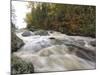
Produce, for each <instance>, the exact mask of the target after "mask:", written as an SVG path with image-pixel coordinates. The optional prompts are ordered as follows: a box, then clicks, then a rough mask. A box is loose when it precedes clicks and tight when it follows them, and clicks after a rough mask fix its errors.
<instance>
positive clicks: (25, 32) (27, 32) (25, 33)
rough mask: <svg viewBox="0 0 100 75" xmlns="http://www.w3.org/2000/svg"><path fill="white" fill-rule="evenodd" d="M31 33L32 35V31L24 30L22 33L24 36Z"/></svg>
mask: <svg viewBox="0 0 100 75" xmlns="http://www.w3.org/2000/svg"><path fill="white" fill-rule="evenodd" d="M30 35H32V34H31V32H30V31H24V32H23V33H22V36H30Z"/></svg>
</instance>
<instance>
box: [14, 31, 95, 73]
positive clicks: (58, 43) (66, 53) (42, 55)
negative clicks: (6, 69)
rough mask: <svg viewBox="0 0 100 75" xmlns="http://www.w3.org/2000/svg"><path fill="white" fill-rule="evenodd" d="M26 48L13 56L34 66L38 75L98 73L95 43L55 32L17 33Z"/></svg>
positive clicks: (92, 39)
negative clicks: (46, 74)
mask: <svg viewBox="0 0 100 75" xmlns="http://www.w3.org/2000/svg"><path fill="white" fill-rule="evenodd" d="M16 35H17V36H18V37H19V38H20V39H22V40H23V42H24V45H23V46H22V47H21V48H20V49H18V51H17V52H14V53H13V54H14V55H16V56H18V57H20V58H22V59H23V60H25V61H28V62H31V63H32V64H33V65H34V71H35V72H50V71H69V70H84V69H95V68H96V67H95V65H96V39H95V38H91V37H83V36H69V35H65V34H62V33H60V32H56V31H46V30H38V31H34V32H31V31H28V30H22V31H20V32H16Z"/></svg>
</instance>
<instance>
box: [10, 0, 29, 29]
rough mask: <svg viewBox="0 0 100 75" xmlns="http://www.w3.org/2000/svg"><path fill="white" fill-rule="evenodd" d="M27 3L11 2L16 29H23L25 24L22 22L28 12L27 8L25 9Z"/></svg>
mask: <svg viewBox="0 0 100 75" xmlns="http://www.w3.org/2000/svg"><path fill="white" fill-rule="evenodd" d="M27 5H28V2H22V1H12V6H13V7H14V9H15V15H16V24H15V25H16V27H17V28H18V29H20V28H25V27H26V25H27V24H26V22H25V21H24V18H25V16H26V13H27V12H29V11H30V10H29V8H27Z"/></svg>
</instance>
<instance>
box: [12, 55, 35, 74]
mask: <svg viewBox="0 0 100 75" xmlns="http://www.w3.org/2000/svg"><path fill="white" fill-rule="evenodd" d="M25 73H26V74H28V73H34V67H33V65H32V63H30V62H26V61H24V60H22V59H21V58H19V57H17V56H14V55H12V57H11V75H16V74H25Z"/></svg>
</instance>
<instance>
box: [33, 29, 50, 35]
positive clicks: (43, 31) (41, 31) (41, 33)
mask: <svg viewBox="0 0 100 75" xmlns="http://www.w3.org/2000/svg"><path fill="white" fill-rule="evenodd" d="M34 35H40V36H45V35H49V34H48V31H46V30H38V31H35V32H34Z"/></svg>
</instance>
